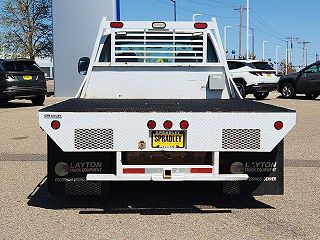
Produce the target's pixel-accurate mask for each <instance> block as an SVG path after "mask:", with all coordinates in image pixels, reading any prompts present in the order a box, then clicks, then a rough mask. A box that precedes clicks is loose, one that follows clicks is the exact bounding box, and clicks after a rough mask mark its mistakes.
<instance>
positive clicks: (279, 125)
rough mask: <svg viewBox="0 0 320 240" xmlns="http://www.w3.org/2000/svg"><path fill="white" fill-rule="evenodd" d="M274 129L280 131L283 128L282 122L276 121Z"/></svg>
mask: <svg viewBox="0 0 320 240" xmlns="http://www.w3.org/2000/svg"><path fill="white" fill-rule="evenodd" d="M274 128H275V129H277V130H281V129H282V128H283V122H281V121H277V122H275V123H274Z"/></svg>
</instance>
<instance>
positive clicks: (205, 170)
mask: <svg viewBox="0 0 320 240" xmlns="http://www.w3.org/2000/svg"><path fill="white" fill-rule="evenodd" d="M190 172H191V173H212V168H191V169H190Z"/></svg>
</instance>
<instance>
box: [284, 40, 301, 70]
mask: <svg viewBox="0 0 320 240" xmlns="http://www.w3.org/2000/svg"><path fill="white" fill-rule="evenodd" d="M286 39H287V40H289V42H290V56H289V63H290V65H291V66H293V43H294V41H296V40H298V39H299V38H297V37H293V36H291V37H288V38H286Z"/></svg>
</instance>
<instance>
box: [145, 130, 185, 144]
mask: <svg viewBox="0 0 320 240" xmlns="http://www.w3.org/2000/svg"><path fill="white" fill-rule="evenodd" d="M185 136H186V132H185V131H167V130H166V131H160V130H159V131H152V132H151V139H152V140H151V141H152V147H153V148H184V147H185Z"/></svg>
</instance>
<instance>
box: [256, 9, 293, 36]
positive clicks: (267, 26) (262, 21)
mask: <svg viewBox="0 0 320 240" xmlns="http://www.w3.org/2000/svg"><path fill="white" fill-rule="evenodd" d="M251 15H252V17H254V18H255V19H256V20H257V21H258V22H259V23H260V24H261V25H263V26H265V27H266V28H268V29H269V30H271V31H272V32H274V33H276V34H277V35H281V36H283V37H288V36H286V35H284V34H283V33H281V32H279V31H278V30H276V29H274V28H273V27H271V25H269V24H268V23H267V22H266V21H264V20H263V19H262V18H261V17H260V16H259V15H258V14H257V12H256V11H255V10H254V9H252V8H251Z"/></svg>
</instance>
